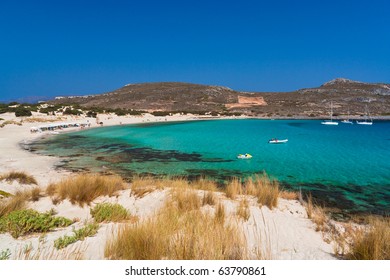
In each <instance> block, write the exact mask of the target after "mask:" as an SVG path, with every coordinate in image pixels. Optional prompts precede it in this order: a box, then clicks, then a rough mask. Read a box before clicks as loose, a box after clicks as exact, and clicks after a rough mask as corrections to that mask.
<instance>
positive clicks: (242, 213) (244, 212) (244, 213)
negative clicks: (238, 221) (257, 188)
mask: <svg viewBox="0 0 390 280" xmlns="http://www.w3.org/2000/svg"><path fill="white" fill-rule="evenodd" d="M237 216H239V217H240V218H242V219H243V220H244V221H247V220H249V218H250V216H251V212H250V209H249V202H248V200H247V199H242V200H240V204H239V205H238V208H237Z"/></svg>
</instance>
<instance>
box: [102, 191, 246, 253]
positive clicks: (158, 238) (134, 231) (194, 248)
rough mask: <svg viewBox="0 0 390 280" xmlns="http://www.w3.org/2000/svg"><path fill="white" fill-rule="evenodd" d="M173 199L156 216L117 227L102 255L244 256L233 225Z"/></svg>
mask: <svg viewBox="0 0 390 280" xmlns="http://www.w3.org/2000/svg"><path fill="white" fill-rule="evenodd" d="M177 199H180V198H178V196H172V197H171V198H170V199H169V201H167V203H166V205H165V206H164V207H163V208H162V209H160V211H159V212H158V213H157V215H156V216H153V217H151V218H149V219H146V220H144V221H142V222H138V223H136V224H128V225H125V226H123V227H121V228H120V229H119V232H115V234H113V237H112V238H111V239H109V240H108V241H107V243H106V247H105V256H106V257H107V258H108V259H137V260H161V259H178V260H179V259H180V260H190V259H197V260H201V259H205V260H219V259H222V260H223V259H245V258H247V251H246V242H245V238H244V237H243V233H242V232H241V231H240V230H239V229H238V228H237V227H236V226H234V225H233V224H232V223H227V224H224V223H221V222H219V221H217V219H215V217H214V216H213V215H212V214H211V213H203V212H202V211H201V210H200V209H196V208H194V207H193V206H186V207H183V206H182V205H181V206H180V203H179V202H178V201H176V200H177ZM187 202H188V201H187ZM188 203H189V204H190V205H193V204H192V202H188ZM183 208H184V209H187V210H188V211H183ZM190 209H192V210H190Z"/></svg>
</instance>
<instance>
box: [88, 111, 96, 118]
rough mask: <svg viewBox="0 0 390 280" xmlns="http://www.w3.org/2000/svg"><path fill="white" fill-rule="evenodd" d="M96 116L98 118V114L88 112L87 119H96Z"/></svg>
mask: <svg viewBox="0 0 390 280" xmlns="http://www.w3.org/2000/svg"><path fill="white" fill-rule="evenodd" d="M96 116H97V113H96V112H94V111H88V112H87V117H88V118H96Z"/></svg>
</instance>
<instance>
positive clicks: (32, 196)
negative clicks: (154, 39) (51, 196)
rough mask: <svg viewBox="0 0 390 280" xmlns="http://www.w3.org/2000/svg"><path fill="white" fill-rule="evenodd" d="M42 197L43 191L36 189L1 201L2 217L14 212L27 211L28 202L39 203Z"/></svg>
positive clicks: (17, 193) (0, 211)
mask: <svg viewBox="0 0 390 280" xmlns="http://www.w3.org/2000/svg"><path fill="white" fill-rule="evenodd" d="M40 197H41V189H40V188H38V187H35V188H33V189H30V190H25V191H18V192H16V193H15V195H10V196H9V197H7V198H5V199H2V200H1V201H0V217H2V216H5V215H7V214H9V213H11V212H13V211H16V210H22V209H25V206H26V204H27V202H28V201H37V200H39V198H40Z"/></svg>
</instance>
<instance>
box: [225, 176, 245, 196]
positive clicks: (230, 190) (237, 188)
mask: <svg viewBox="0 0 390 280" xmlns="http://www.w3.org/2000/svg"><path fill="white" fill-rule="evenodd" d="M225 193H226V197H228V198H230V199H236V197H237V195H240V194H242V193H243V188H242V184H241V181H240V180H239V179H238V178H233V179H232V180H231V181H230V182H229V183H228V185H227V186H226V189H225Z"/></svg>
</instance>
